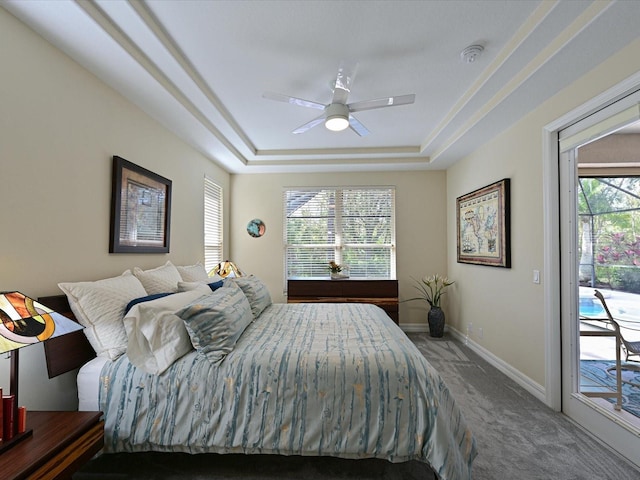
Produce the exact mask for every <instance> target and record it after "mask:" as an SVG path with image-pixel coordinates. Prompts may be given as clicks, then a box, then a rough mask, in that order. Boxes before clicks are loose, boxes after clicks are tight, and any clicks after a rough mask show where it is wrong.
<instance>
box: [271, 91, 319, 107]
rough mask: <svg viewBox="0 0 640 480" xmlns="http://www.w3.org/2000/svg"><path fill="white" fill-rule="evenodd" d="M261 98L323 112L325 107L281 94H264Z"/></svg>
mask: <svg viewBox="0 0 640 480" xmlns="http://www.w3.org/2000/svg"><path fill="white" fill-rule="evenodd" d="M262 97H263V98H268V99H269V100H275V101H277V102H284V103H290V104H291V105H298V106H299V107H309V108H317V109H318V110H324V109H325V106H326V105H323V104H322V103H318V102H312V101H311V100H304V99H303V98H296V97H290V96H288V95H282V94H281V93H272V92H264V93H263V94H262Z"/></svg>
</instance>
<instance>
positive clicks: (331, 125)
mask: <svg viewBox="0 0 640 480" xmlns="http://www.w3.org/2000/svg"><path fill="white" fill-rule="evenodd" d="M355 70H356V69H355V67H354V68H352V69H348V68H346V67H345V66H344V65H340V68H339V69H338V75H337V77H336V80H335V82H331V87H332V89H333V97H332V98H331V103H329V104H327V105H325V104H322V103H318V102H314V101H311V100H304V99H302V98H296V97H290V96H288V95H282V94H280V93H271V92H265V93H263V94H262V96H263V97H264V98H268V99H270V100H276V101H279V102H285V103H290V104H292V105H298V106H300V107H309V108H315V109H318V110H322V115H320V116H319V117H316V118H314V119H313V120H311V121H309V122H307V123H305V124H304V125H301V126H299V127H298V128H296V129H295V130H294V131H293V132H292V133H295V134H298V133H304V132H306V131H308V130H310V129H312V128H313V127H315V126H316V125H319V124H321V123H323V122H324V125H325V127H327V128H328V129H329V130H332V131H335V132H338V131H341V130H345V129H346V128H351V130H353V131H354V132H356V133H357V134H358V135H360V136H361V137H364V136H365V135H368V134H369V133H370V132H369V130H367V128H366V127H365V126H364V125H363V124H362V123H361V122H360V121H359V120H358V119H357V118H356V117H354V116H353V115H352V113H353V112H361V111H363V110H372V109H374V108H385V107H395V106H398V105H408V104H411V103H413V102H414V101H415V99H416V96H415V94H413V93H412V94H410V95H399V96H395V97H384V98H379V99H376V100H365V101H362V102H355V103H347V98H348V96H349V92H350V91H351V86H352V84H353V79H354V77H355Z"/></svg>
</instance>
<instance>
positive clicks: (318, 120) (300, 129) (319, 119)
mask: <svg viewBox="0 0 640 480" xmlns="http://www.w3.org/2000/svg"><path fill="white" fill-rule="evenodd" d="M322 122H324V114H322V115H320V116H319V117H316V118H314V119H313V120H311V121H310V122H307V123H305V124H304V125H300V126H299V127H298V128H296V129H295V130H294V131H293V132H292V133H295V134H298V133H304V132H306V131H307V130H311V129H312V128H313V127H315V126H316V125H318V124H320V123H322Z"/></svg>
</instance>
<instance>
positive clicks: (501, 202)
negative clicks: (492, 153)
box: [456, 178, 511, 268]
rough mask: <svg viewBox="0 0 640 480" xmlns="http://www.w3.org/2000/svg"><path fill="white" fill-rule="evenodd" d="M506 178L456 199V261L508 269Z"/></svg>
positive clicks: (508, 235) (509, 255)
mask: <svg viewBox="0 0 640 480" xmlns="http://www.w3.org/2000/svg"><path fill="white" fill-rule="evenodd" d="M510 227H511V225H510V208H509V179H508V178H504V179H502V180H500V181H499V182H496V183H492V184H491V185H487V186H486V187H483V188H479V189H478V190H474V191H473V192H471V193H467V194H466V195H462V196H461V197H458V198H457V199H456V229H457V243H458V248H457V250H458V263H475V264H478V265H489V266H492V267H504V268H511V238H510Z"/></svg>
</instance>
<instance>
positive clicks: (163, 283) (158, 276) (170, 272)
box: [133, 262, 182, 295]
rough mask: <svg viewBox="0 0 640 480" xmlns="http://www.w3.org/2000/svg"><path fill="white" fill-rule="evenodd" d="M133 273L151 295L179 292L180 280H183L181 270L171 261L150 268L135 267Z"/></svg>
mask: <svg viewBox="0 0 640 480" xmlns="http://www.w3.org/2000/svg"><path fill="white" fill-rule="evenodd" d="M133 274H134V275H135V276H136V277H137V278H138V280H140V282H141V283H142V285H143V286H144V289H145V290H146V291H147V293H148V294H149V295H152V294H154V293H167V292H177V291H178V282H181V281H182V277H181V276H180V272H178V269H177V268H176V267H175V265H174V264H173V263H171V262H167V263H165V264H164V265H162V266H160V267H157V268H152V269H150V270H142V269H141V268H139V267H135V268H134V269H133Z"/></svg>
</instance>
